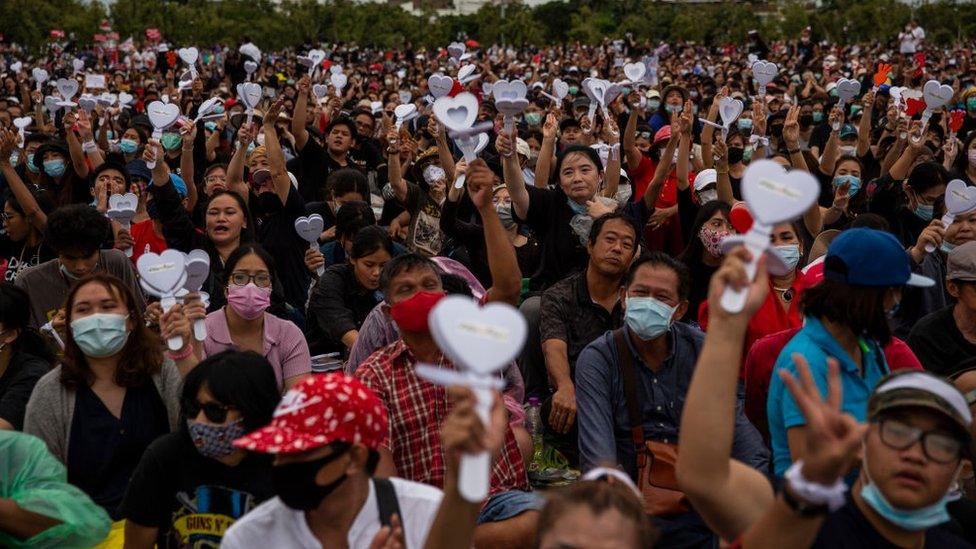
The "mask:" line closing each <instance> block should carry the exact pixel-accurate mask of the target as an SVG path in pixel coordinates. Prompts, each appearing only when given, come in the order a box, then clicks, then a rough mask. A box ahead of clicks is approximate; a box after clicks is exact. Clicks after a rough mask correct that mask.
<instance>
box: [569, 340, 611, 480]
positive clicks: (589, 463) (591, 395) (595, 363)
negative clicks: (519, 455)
mask: <svg viewBox="0 0 976 549" xmlns="http://www.w3.org/2000/svg"><path fill="white" fill-rule="evenodd" d="M597 341H600V340H597ZM610 367H611V364H610V362H609V361H608V360H607V359H606V357H604V356H603V355H602V354H601V353H600V352H599V351H597V350H596V349H595V348H594V347H593V346H592V345H590V346H587V347H586V348H585V349H583V352H582V353H580V356H579V358H578V359H576V379H575V380H574V382H575V383H576V423H577V425H578V426H579V452H580V469H581V470H583V471H588V470H589V469H592V468H593V467H596V466H598V465H600V464H601V463H604V462H608V461H609V462H611V463H617V446H616V443H615V441H614V437H613V433H614V429H613V409H612V404H611V403H612V402H613V401H614V398H613V395H611V386H610V375H609V369H610Z"/></svg>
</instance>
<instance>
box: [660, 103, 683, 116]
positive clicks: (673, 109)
mask: <svg viewBox="0 0 976 549" xmlns="http://www.w3.org/2000/svg"><path fill="white" fill-rule="evenodd" d="M682 109H684V106H683V105H665V106H664V111H665V112H667V113H668V114H678V113H680V112H681V110H682Z"/></svg>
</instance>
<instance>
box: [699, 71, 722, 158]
mask: <svg viewBox="0 0 976 549" xmlns="http://www.w3.org/2000/svg"><path fill="white" fill-rule="evenodd" d="M728 95H729V87H728V86H722V89H721V90H719V92H718V93H717V94H715V98H714V99H712V105H711V106H710V107H708V121H709V122H715V121H716V120H717V119H718V106H719V103H720V102H721V100H722V98H724V97H727V96H728ZM714 135H715V128H714V127H713V126H711V125H709V124H705V126H704V127H703V128H702V131H701V153H702V165H703V166H704V167H705V168H711V167H712V166H713V165H714V163H715V159H714V158H713V157H712V142H713V141H714V140H713V139H712V136H714Z"/></svg>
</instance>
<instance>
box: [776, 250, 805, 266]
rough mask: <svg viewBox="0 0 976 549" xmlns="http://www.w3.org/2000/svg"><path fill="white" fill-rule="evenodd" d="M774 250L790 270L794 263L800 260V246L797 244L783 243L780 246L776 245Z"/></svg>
mask: <svg viewBox="0 0 976 549" xmlns="http://www.w3.org/2000/svg"><path fill="white" fill-rule="evenodd" d="M776 251H777V252H779V255H780V257H782V258H783V261H785V262H786V266H787V267H789V268H790V270H791V271H792V270H793V269H795V268H796V264H797V263H799V262H800V246H799V245H797V244H784V245H782V246H776Z"/></svg>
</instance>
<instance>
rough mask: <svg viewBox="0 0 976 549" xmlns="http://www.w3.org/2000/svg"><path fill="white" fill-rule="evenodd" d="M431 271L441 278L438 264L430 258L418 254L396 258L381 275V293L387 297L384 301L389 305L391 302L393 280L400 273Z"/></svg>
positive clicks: (408, 254)
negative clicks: (414, 270) (420, 270)
mask: <svg viewBox="0 0 976 549" xmlns="http://www.w3.org/2000/svg"><path fill="white" fill-rule="evenodd" d="M418 268H419V269H430V270H432V271H434V272H435V273H437V275H438V276H441V274H442V273H441V270H440V269H438V268H437V263H434V262H433V261H431V260H430V258H428V257H424V256H422V255H420V254H418V253H407V254H403V255H399V256H397V257H394V258H393V259H391V260H390V261H389V263H387V264H386V266H385V267H383V272H382V273H380V291H381V292H383V295H384V296H385V297H384V299H385V300H386V302H387V303H389V302H390V299H389V297H390V291H389V290H390V283H391V282H393V279H394V278H396V276H397V275H398V274H400V273H403V272H406V271H410V270H413V269H418Z"/></svg>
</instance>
